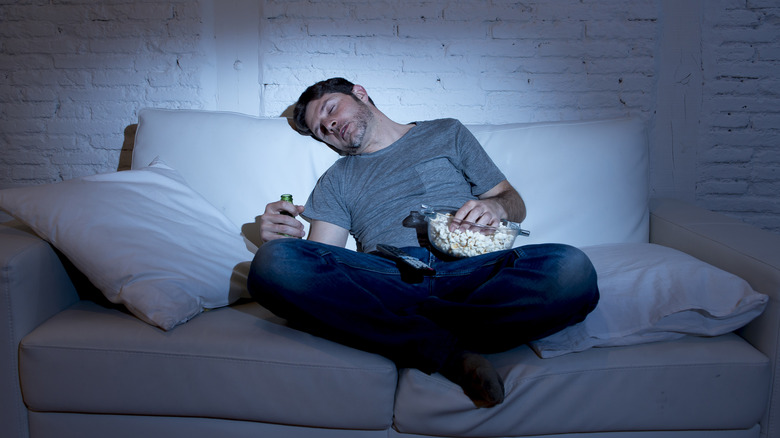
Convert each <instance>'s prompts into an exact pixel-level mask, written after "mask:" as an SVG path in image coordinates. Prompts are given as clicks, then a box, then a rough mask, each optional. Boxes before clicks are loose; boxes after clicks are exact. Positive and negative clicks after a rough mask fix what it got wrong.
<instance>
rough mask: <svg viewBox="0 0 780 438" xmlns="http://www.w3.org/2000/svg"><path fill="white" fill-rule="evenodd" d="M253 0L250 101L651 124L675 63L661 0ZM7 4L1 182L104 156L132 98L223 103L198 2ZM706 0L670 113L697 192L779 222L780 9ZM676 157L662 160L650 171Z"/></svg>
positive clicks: (108, 165) (188, 104)
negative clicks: (687, 93) (685, 94)
mask: <svg viewBox="0 0 780 438" xmlns="http://www.w3.org/2000/svg"><path fill="white" fill-rule="evenodd" d="M260 1H261V3H262V5H261V7H260V10H261V11H262V16H260V17H258V21H259V23H260V28H261V29H260V30H261V32H260V36H259V38H260V40H259V45H260V53H259V56H258V65H259V67H260V71H259V78H258V81H259V85H260V88H261V89H262V102H261V107H262V109H261V115H279V114H281V112H282V111H284V110H285V109H286V108H287V107H288V106H289V105H290V104H291V103H293V102H294V100H295V99H297V97H298V96H299V95H300V93H301V91H303V89H304V88H305V87H306V86H308V85H310V84H311V83H313V82H315V81H318V80H321V79H325V78H327V77H331V76H345V77H348V78H349V79H352V80H354V81H355V82H357V83H361V84H363V85H365V86H366V87H367V89H368V90H369V93H370V94H371V96H372V98H373V99H374V100H375V101H376V102H377V104H378V105H379V106H380V108H381V109H383V110H384V111H385V112H386V113H387V114H388V115H390V116H391V117H394V118H396V119H398V120H403V121H412V120H420V119H426V118H433V117H443V116H451V117H457V118H460V119H461V120H463V121H464V122H466V123H486V122H489V123H509V122H533V121H549V120H580V119H594V118H601V117H622V116H626V115H633V116H638V117H640V118H643V119H645V120H648V122H649V123H650V124H652V123H653V117H654V113H655V112H656V111H657V110H658V108H656V106H657V104H658V96H657V95H656V94H657V87H658V74H659V64H660V63H661V62H675V60H669V59H666V58H664V57H662V56H659V49H660V47H661V46H660V37H661V36H662V32H663V31H664V25H665V24H666V20H667V18H668V17H664V16H663V15H660V14H663V13H664V10H663V8H662V7H661V4H660V0H626V1H623V2H621V3H620V7H619V8H618V7H615V2H614V0H589V1H588V2H582V1H579V0H555V1H551V0H528V1H524V2H517V1H515V0H491V1H490V2H483V1H477V0H442V1H430V0H423V1H418V2H405V1H401V0H377V1H368V0H321V1H320V0H318V1H310V0H260ZM4 3H5V4H0V16H3V19H4V22H3V26H1V27H0V37H2V38H1V39H0V79H2V81H0V103H2V105H0V149H2V150H3V154H2V157H1V158H0V187H2V186H7V185H18V184H31V183H42V182H51V181H56V180H60V179H67V178H70V177H74V176H80V175H83V174H89V173H94V172H98V171H110V170H113V169H115V168H116V164H117V155H118V153H119V150H120V149H121V146H122V142H123V129H124V127H125V126H127V125H129V124H131V123H134V121H135V118H136V117H137V110H138V109H139V108H142V107H147V106H152V107H167V108H208V109H214V106H215V105H217V104H216V103H215V102H216V101H215V98H214V90H215V89H216V85H215V84H213V83H211V82H209V81H211V80H212V79H213V78H216V75H215V74H214V69H215V66H214V59H217V57H216V56H215V53H214V50H215V49H214V44H213V41H212V37H213V35H211V34H209V33H208V32H210V29H209V27H208V25H209V23H212V22H213V19H214V17H213V16H210V15H209V14H210V9H209V7H207V5H205V4H202V3H201V2H192V1H185V0H169V1H159V2H154V1H131V0H114V1H112V2H92V1H87V0H72V1H68V2H42V1H28V2H4ZM704 3H706V4H703V5H702V11H701V13H702V20H701V22H700V23H701V38H702V44H701V45H700V53H699V55H700V56H701V60H700V62H695V63H694V64H693V65H695V66H696V67H699V68H701V69H702V70H701V77H702V83H701V92H702V94H701V96H699V97H698V101H700V105H701V108H700V117H699V120H688V121H681V122H680V123H688V124H692V125H690V126H693V127H694V131H696V132H698V136H697V138H696V140H695V141H696V144H690V145H689V144H686V145H675V146H674V147H675V148H677V149H675V151H677V152H680V150H679V149H680V148H684V149H685V150H686V151H687V152H690V153H693V152H694V151H695V154H696V157H697V160H698V162H697V165H696V169H697V170H696V176H695V178H696V181H695V183H696V190H697V192H696V196H695V197H696V201H697V203H699V204H700V205H704V206H712V208H715V209H717V210H718V211H724V212H727V213H728V214H732V215H735V216H736V217H740V218H742V219H743V220H746V221H748V222H751V223H755V224H757V225H759V226H763V227H765V228H767V229H771V230H775V231H778V232H780V212H777V211H776V210H773V208H772V207H770V205H776V204H777V202H776V199H778V197H780V192H779V191H778V190H780V189H779V188H778V185H780V176H778V175H777V171H775V170H774V169H777V168H780V157H778V152H776V151H775V149H776V138H777V134H778V131H779V130H780V111H777V108H778V96H780V80H778V79H777V75H776V73H775V72H776V70H777V68H778V65H777V63H778V61H780V46H779V45H778V38H777V35H778V31H780V23H778V22H776V20H775V19H774V18H773V17H776V16H777V15H779V14H780V7H779V6H778V4H777V2H776V0H708V1H707V2H704ZM213 8H214V9H215V10H217V11H218V10H219V8H220V2H213ZM212 24H213V23H212ZM244 61H245V62H251V61H247V60H244ZM677 79H678V80H680V81H681V82H682V81H684V80H685V77H682V78H677ZM681 85H682V84H681ZM687 85H688V86H690V85H691V84H690V83H688V84H687ZM681 88H682V87H681ZM650 140H651V142H652V141H654V138H653V137H651V138H650ZM661 150H663V148H659V147H658V145H651V154H653V153H657V152H654V151H661ZM653 158H654V159H655V162H658V163H666V161H664V160H660V159H658V157H653ZM664 165H665V166H672V164H664ZM671 171H672V169H670V168H665V167H663V166H661V167H658V168H655V169H654V170H653V172H654V175H655V176H654V178H655V179H654V180H653V181H655V184H665V183H666V181H665V180H659V178H662V176H663V175H666V174H671V173H672V172H671ZM659 181H660V183H659ZM672 184H674V182H672ZM653 189H654V190H655V189H656V187H654V188H653ZM772 202H774V204H772ZM773 212H774V213H773Z"/></svg>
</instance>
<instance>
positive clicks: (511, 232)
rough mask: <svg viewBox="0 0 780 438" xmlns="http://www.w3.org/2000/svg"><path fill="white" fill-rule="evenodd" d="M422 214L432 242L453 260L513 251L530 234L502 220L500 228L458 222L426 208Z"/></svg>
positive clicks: (458, 220) (447, 215)
mask: <svg viewBox="0 0 780 438" xmlns="http://www.w3.org/2000/svg"><path fill="white" fill-rule="evenodd" d="M421 213H422V214H423V215H424V216H425V220H426V221H427V222H428V240H429V241H430V243H431V245H433V247H434V248H436V249H437V250H439V251H441V252H443V253H445V254H449V255H451V256H453V257H459V258H462V257H473V256H477V255H482V254H486V253H489V252H493V251H500V250H504V249H510V248H512V247H513V246H514V243H515V239H516V238H517V236H518V235H522V236H527V235H528V234H529V233H528V231H526V230H523V229H522V228H520V224H518V223H516V222H510V221H507V220H502V221H501V224H500V225H499V226H497V227H492V226H487V225H480V224H475V223H473V222H469V221H464V220H460V219H456V218H455V217H454V216H452V215H451V214H449V213H440V212H436V211H434V210H433V209H432V208H431V207H428V206H425V205H423V209H422V210H421Z"/></svg>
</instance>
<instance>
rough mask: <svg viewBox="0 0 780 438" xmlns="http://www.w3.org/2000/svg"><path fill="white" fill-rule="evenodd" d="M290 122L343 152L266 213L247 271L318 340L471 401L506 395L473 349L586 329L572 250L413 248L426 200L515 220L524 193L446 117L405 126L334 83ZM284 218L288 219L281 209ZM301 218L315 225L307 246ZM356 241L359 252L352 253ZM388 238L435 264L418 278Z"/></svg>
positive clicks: (585, 263) (356, 91)
mask: <svg viewBox="0 0 780 438" xmlns="http://www.w3.org/2000/svg"><path fill="white" fill-rule="evenodd" d="M294 117H295V122H296V126H297V129H298V130H299V132H301V133H302V134H304V135H311V136H312V137H314V138H315V139H317V140H319V141H322V142H324V143H326V144H327V145H329V146H330V147H331V148H332V149H334V150H336V151H337V152H339V154H341V155H343V156H342V158H341V159H339V160H338V161H337V162H336V163H335V164H334V165H333V166H332V167H331V168H330V169H328V171H326V173H325V174H323V175H322V177H321V178H320V179H319V181H318V182H317V185H316V187H315V188H314V190H313V191H312V193H311V195H310V196H309V199H308V201H307V202H306V205H305V207H304V206H296V205H292V204H290V203H289V202H284V201H277V202H272V203H270V204H268V205H267V206H266V209H265V212H264V213H263V215H261V216H260V219H259V221H260V229H261V238H262V240H263V242H264V243H263V245H261V247H260V249H259V250H258V252H257V254H256V256H255V259H254V261H253V263H252V268H251V271H250V274H249V289H250V292H251V293H252V296H253V297H254V299H255V300H257V301H258V302H259V303H260V304H262V305H264V306H265V307H267V308H268V309H269V310H271V311H272V312H274V313H276V314H277V315H279V316H281V317H284V318H287V319H288V320H289V321H290V322H291V323H292V324H297V325H298V326H300V327H301V328H303V329H304V330H307V331H309V332H311V333H313V334H317V335H320V336H323V337H327V338H330V339H333V340H336V341H338V342H342V343H344V344H347V345H351V346H354V347H356V348H361V349H364V350H367V351H373V352H376V353H380V354H383V355H385V356H387V357H389V358H390V359H392V360H393V361H395V362H396V364H397V365H398V366H399V367H415V368H418V369H420V370H422V371H424V372H427V373H433V372H440V373H441V374H442V375H444V376H445V377H446V378H448V379H450V380H451V381H453V382H455V383H457V384H458V385H460V386H461V387H462V388H463V391H464V393H465V394H466V395H467V396H468V397H470V398H471V400H472V401H473V402H474V404H475V405H476V406H477V407H491V406H494V405H496V404H498V403H501V402H502V401H503V399H504V387H503V382H502V380H501V377H500V375H499V374H498V372H497V371H496V370H495V369H494V368H493V366H492V365H491V363H490V362H489V361H488V360H487V359H486V358H485V357H484V356H482V354H481V353H492V352H500V351H504V350H508V349H510V348H514V347H516V346H518V345H521V344H523V343H526V342H529V341H531V340H534V339H538V338H541V337H543V336H547V335H549V334H552V333H554V332H556V331H559V330H561V329H562V328H564V327H567V326H569V325H571V324H574V323H577V322H580V321H582V320H583V319H584V318H585V316H586V315H587V314H588V313H589V312H590V311H591V310H593V308H594V307H595V305H596V303H597V301H598V288H597V286H596V274H595V271H594V270H593V266H592V265H591V263H590V261H589V260H588V258H587V257H586V256H585V255H584V254H583V253H582V252H581V251H579V250H577V249H575V248H572V247H569V246H566V245H556V244H549V245H528V246H524V247H520V248H516V249H513V250H505V251H497V252H493V253H488V254H484V255H481V256H476V257H470V258H465V259H453V258H451V257H446V256H445V255H443V254H439V253H437V252H436V251H435V250H431V249H429V248H428V247H427V245H424V246H421V245H420V242H421V241H422V239H420V236H421V235H422V234H424V233H422V234H421V233H419V232H418V231H419V230H418V229H416V227H415V225H416V224H415V221H414V220H413V215H411V214H410V212H412V211H414V210H419V208H420V205H421V204H428V205H432V206H435V207H436V208H437V210H451V211H453V212H454V216H455V217H456V218H459V219H464V220H467V221H471V222H475V223H478V224H486V225H497V224H498V223H499V221H500V220H501V219H508V220H511V221H515V222H521V221H522V220H523V219H524V218H525V215H526V211H525V205H524V203H523V200H522V198H521V197H520V195H519V194H518V193H517V191H516V190H515V189H514V188H513V187H512V185H511V184H510V183H509V182H508V181H507V180H506V178H505V177H504V175H503V173H502V172H501V171H500V170H499V169H498V168H497V167H496V166H495V164H494V163H493V162H492V161H491V160H490V158H489V157H488V155H487V154H486V153H485V151H484V150H483V149H482V147H481V146H480V145H479V143H478V142H477V140H476V139H475V138H474V136H473V135H471V133H470V132H469V131H468V130H467V129H466V128H465V127H464V126H463V125H462V124H460V122H457V121H455V120H452V119H443V120H434V121H426V122H416V123H412V124H400V123H396V122H394V121H392V120H390V119H389V118H388V117H387V116H386V115H385V114H383V113H382V112H381V111H379V110H378V109H377V108H376V106H374V104H373V101H372V100H371V99H370V98H369V96H368V93H367V92H366V90H365V89H364V88H363V87H362V86H360V85H355V84H353V83H351V82H349V81H347V80H345V79H341V78H333V79H329V80H326V81H322V82H319V83H317V84H315V85H312V86H311V87H309V88H308V89H307V90H306V91H304V93H303V94H302V95H301V97H300V99H299V100H298V102H297V104H296V106H295V111H294ZM282 212H286V213H289V214H290V215H292V216H288V215H284V214H281V213H282ZM298 215H301V216H303V217H304V218H306V219H307V220H308V221H309V222H310V224H311V225H310V230H309V235H308V240H300V239H295V238H293V239H291V238H289V236H292V237H297V238H301V237H304V231H303V225H302V224H301V222H300V221H298V220H297V219H295V217H296V216H298ZM350 233H351V234H352V235H353V236H354V237H355V238H356V241H357V244H358V250H359V251H358V252H355V251H351V250H347V249H345V248H344V246H345V245H346V241H347V237H348V236H349V234H350ZM379 244H389V245H393V246H396V247H402V249H403V250H404V251H405V252H406V253H407V254H409V255H411V256H413V257H415V258H417V259H418V260H421V261H423V262H425V263H427V264H429V265H431V266H432V267H433V268H434V269H435V271H436V273H435V275H419V274H418V273H417V272H416V271H413V270H410V269H408V268H407V267H405V265H403V264H402V263H399V262H397V260H396V259H394V258H393V257H389V256H385V255H383V254H380V253H377V252H376V251H375V250H376V248H377V245H379Z"/></svg>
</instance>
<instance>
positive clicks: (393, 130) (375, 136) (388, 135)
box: [361, 113, 414, 154]
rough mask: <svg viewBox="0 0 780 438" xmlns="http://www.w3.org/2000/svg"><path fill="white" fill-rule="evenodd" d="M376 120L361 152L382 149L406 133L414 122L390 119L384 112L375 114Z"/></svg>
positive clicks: (367, 152) (368, 152) (372, 151)
mask: <svg viewBox="0 0 780 438" xmlns="http://www.w3.org/2000/svg"><path fill="white" fill-rule="evenodd" d="M375 120H376V121H377V123H375V124H374V126H373V129H372V132H371V135H370V138H369V141H368V143H367V146H366V148H365V149H364V150H363V152H362V153H361V154H371V153H374V152H378V151H381V150H382V149H384V148H386V147H388V146H390V145H391V144H393V143H395V142H396V141H398V140H399V139H400V138H401V137H403V136H404V135H406V133H407V132H409V130H410V129H412V128H413V127H414V124H409V125H403V124H401V123H396V122H394V121H392V120H390V119H389V118H388V117H387V116H385V115H384V114H381V113H379V114H375Z"/></svg>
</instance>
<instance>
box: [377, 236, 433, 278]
mask: <svg viewBox="0 0 780 438" xmlns="http://www.w3.org/2000/svg"><path fill="white" fill-rule="evenodd" d="M376 249H377V250H379V252H381V253H382V254H385V255H388V256H390V257H392V258H393V259H395V260H400V261H401V262H402V263H404V264H406V265H407V266H409V267H410V268H412V269H414V270H415V271H418V272H420V273H421V274H423V275H434V274H436V270H435V269H433V268H432V267H430V266H428V264H427V263H425V262H423V261H422V260H419V259H416V258H414V257H412V256H410V255H409V254H407V253H405V252H403V251H401V249H400V248H397V247H395V246H392V245H386V244H384V243H380V244H378V245H377V246H376Z"/></svg>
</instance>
